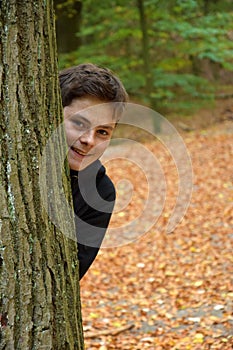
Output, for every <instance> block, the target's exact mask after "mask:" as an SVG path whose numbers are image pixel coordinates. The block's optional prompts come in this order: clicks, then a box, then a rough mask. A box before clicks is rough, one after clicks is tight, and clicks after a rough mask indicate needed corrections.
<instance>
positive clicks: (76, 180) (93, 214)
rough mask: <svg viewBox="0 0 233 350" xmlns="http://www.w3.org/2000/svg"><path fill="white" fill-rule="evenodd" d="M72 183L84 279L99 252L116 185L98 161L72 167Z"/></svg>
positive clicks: (81, 273)
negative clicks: (81, 167)
mask: <svg viewBox="0 0 233 350" xmlns="http://www.w3.org/2000/svg"><path fill="white" fill-rule="evenodd" d="M71 186H72V195H73V205H74V212H75V224H76V232H77V241H78V259H79V278H80V279H81V278H82V277H83V276H84V274H85V273H86V272H87V270H88V269H89V267H90V266H91V264H92V263H93V261H94V259H95V257H96V255H97V253H98V251H99V248H100V245H101V243H102V240H103V238H104V235H105V232H106V229H107V227H108V224H109V220H110V218H111V214H112V211H113V207H114V202H115V196H116V195H115V188H114V185H113V183H112V181H111V180H110V179H109V177H108V176H107V175H106V171H105V168H104V166H103V165H102V164H101V163H100V161H99V160H97V161H95V162H94V163H92V164H91V165H89V166H88V167H87V168H85V169H84V170H81V171H74V170H71Z"/></svg>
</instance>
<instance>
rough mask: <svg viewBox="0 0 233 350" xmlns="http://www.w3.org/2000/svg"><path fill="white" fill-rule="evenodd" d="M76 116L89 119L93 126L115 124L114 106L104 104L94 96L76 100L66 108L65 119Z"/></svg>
mask: <svg viewBox="0 0 233 350" xmlns="http://www.w3.org/2000/svg"><path fill="white" fill-rule="evenodd" d="M75 115H77V117H83V118H85V119H87V120H88V121H89V122H90V123H91V125H93V126H95V125H99V124H101V125H103V124H115V120H114V104H113V103H104V102H103V101H101V100H99V99H97V98H95V97H92V96H87V97H82V98H77V99H74V100H73V101H72V103H71V104H70V105H69V106H66V107H65V108H64V117H65V119H68V118H69V117H71V116H75Z"/></svg>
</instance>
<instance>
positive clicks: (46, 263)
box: [0, 0, 83, 350]
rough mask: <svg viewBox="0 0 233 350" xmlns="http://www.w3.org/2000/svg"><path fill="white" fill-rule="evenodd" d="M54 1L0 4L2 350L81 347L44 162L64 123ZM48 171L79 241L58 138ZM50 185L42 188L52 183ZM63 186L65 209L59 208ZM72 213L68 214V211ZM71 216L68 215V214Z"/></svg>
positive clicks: (75, 294) (74, 275)
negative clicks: (44, 195) (45, 191)
mask: <svg viewBox="0 0 233 350" xmlns="http://www.w3.org/2000/svg"><path fill="white" fill-rule="evenodd" d="M54 28H55V25H54V14H53V4H52V0H48V1H36V0H34V1H33V0H31V1H29V0H24V1H20V0H2V1H0V30H1V32H0V40H1V41H0V96H1V97H0V158H1V163H0V349H5V350H13V349H16V350H18V349H20V350H21V349H22V350H25V349H27V350H31V349H33V350H36V349H38V350H41V349H53V350H60V349H64V350H65V349H72V350H73V349H78V350H80V349H83V335H82V325H81V312H80V298H79V282H78V261H77V247H76V242H75V240H72V239H68V238H67V236H66V235H65V234H64V232H63V233H62V232H61V231H59V230H58V228H57V227H56V226H55V225H54V224H53V223H52V222H51V221H49V218H48V214H47V212H46V210H45V209H44V207H43V201H42V199H41V195H40V192H41V188H40V187H41V183H40V181H39V175H40V160H41V157H42V153H43V149H44V148H45V145H46V142H47V140H48V138H49V137H50V136H51V134H52V132H53V130H55V129H56V128H57V126H58V125H59V123H61V122H62V109H61V103H60V93H59V86H58V79H57V53H56V41H55V30H54ZM56 140H57V142H54V144H53V145H52V146H50V159H49V161H48V162H47V164H46V165H44V166H45V167H47V168H46V169H44V170H46V171H45V173H46V172H47V173H48V179H51V178H52V180H53V184H54V191H53V190H50V192H51V193H49V195H50V200H51V201H53V202H54V203H56V208H58V209H59V208H60V211H59V212H58V213H57V214H56V215H58V216H59V219H60V220H61V221H62V220H63V221H65V222H64V226H65V227H66V230H67V234H68V235H69V236H71V235H73V237H74V235H75V233H74V232H75V230H74V221H73V217H72V215H71V214H70V212H71V211H69V205H68V201H70V202H71V195H70V190H69V188H70V187H69V183H68V176H67V173H68V171H67V167H66V171H64V170H63V183H62V184H58V179H59V173H61V172H62V169H61V167H62V164H63V160H64V158H65V152H66V147H65V137H64V133H63V132H60V133H59V134H58V135H57V138H56ZM48 179H45V183H46V182H47V181H48ZM57 188H58V189H59V188H60V189H61V188H64V191H65V193H66V194H67V198H68V201H67V204H64V201H63V202H62V201H61V202H59V196H57V193H58V191H57V190H56V189H57ZM66 207H67V208H66ZM63 209H64V210H66V209H67V210H66V212H64V210H63Z"/></svg>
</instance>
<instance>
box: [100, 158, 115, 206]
mask: <svg viewBox="0 0 233 350" xmlns="http://www.w3.org/2000/svg"><path fill="white" fill-rule="evenodd" d="M96 186H97V190H98V192H99V194H100V196H101V197H102V198H103V199H105V200H108V201H113V200H115V198H116V190H115V186H114V184H113V182H112V180H111V179H110V177H109V176H108V175H107V174H106V169H105V167H104V166H103V165H102V164H101V166H100V168H99V171H98V173H97V177H96Z"/></svg>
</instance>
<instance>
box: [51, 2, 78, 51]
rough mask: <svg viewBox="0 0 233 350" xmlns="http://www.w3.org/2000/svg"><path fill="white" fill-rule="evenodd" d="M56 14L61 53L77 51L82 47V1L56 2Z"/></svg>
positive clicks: (58, 44)
mask: <svg viewBox="0 0 233 350" xmlns="http://www.w3.org/2000/svg"><path fill="white" fill-rule="evenodd" d="M54 4H55V12H56V18H57V20H56V28H57V46H58V52H59V53H68V52H71V51H75V50H77V49H78V48H79V46H80V45H81V38H80V37H79V36H78V33H79V32H80V25H81V18H82V4H83V3H82V1H78V0H74V1H69V2H68V1H66V2H64V0H54Z"/></svg>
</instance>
